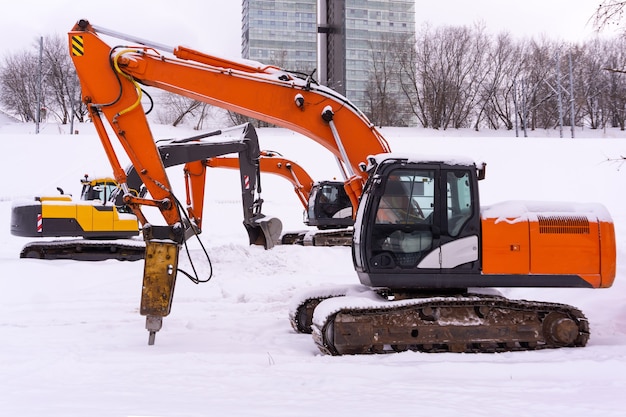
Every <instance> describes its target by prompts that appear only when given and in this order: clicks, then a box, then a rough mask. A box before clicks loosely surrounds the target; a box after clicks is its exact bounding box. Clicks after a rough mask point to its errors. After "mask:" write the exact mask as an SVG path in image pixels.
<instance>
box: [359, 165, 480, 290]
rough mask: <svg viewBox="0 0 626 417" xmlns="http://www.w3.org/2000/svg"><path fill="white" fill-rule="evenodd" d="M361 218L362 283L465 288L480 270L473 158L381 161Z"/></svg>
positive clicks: (360, 267) (477, 211) (364, 200)
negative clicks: (464, 160)
mask: <svg viewBox="0 0 626 417" xmlns="http://www.w3.org/2000/svg"><path fill="white" fill-rule="evenodd" d="M373 169H375V170H376V171H375V174H374V175H371V176H370V181H368V184H367V185H366V188H365V191H364V193H363V196H362V200H361V204H360V207H359V211H358V213H357V219H356V224H355V237H354V242H353V243H354V244H353V257H354V260H355V265H356V267H357V272H358V274H359V278H360V279H361V282H362V283H364V284H366V285H370V286H384V287H391V288H406V289H416V288H433V287H451V288H454V287H465V282H464V280H465V278H466V277H467V276H471V275H473V274H480V259H479V247H478V246H479V244H478V242H479V241H480V239H479V233H480V213H479V204H478V190H477V169H476V166H475V165H474V164H462V165H459V164H456V163H455V164H451V163H444V162H409V161H408V160H406V159H393V158H391V159H385V160H382V161H381V162H378V163H376V167H375V168H373Z"/></svg>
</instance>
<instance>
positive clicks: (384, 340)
mask: <svg viewBox="0 0 626 417" xmlns="http://www.w3.org/2000/svg"><path fill="white" fill-rule="evenodd" d="M351 298H353V299H354V298H358V297H339V298H337V299H333V300H328V301H321V302H319V306H318V307H317V308H318V309H319V308H320V306H324V303H328V302H333V303H334V304H337V302H341V303H343V304H344V305H346V306H349V305H351V301H352V300H351ZM342 299H343V300H342ZM344 301H345V303H344ZM376 304H377V306H370V307H363V306H359V307H345V308H340V309H339V310H337V311H333V312H332V313H331V314H328V315H327V316H326V318H325V319H323V320H322V319H320V318H319V317H317V311H316V317H315V319H314V320H313V326H312V328H313V339H314V340H315V343H316V344H317V346H318V347H319V349H320V350H321V351H322V352H323V353H326V354H329V355H346V354H371V353H391V352H402V351H406V350H412V351H420V352H507V351H522V350H536V349H546V348H560V347H581V346H585V345H586V343H587V341H588V339H589V325H588V322H587V319H586V318H585V316H584V315H583V314H582V312H581V311H579V310H578V309H576V308H574V307H571V306H568V305H564V304H554V303H542V302H531V301H523V300H508V299H506V298H504V297H494V296H483V295H481V296H475V295H470V296H463V297H461V296H458V297H437V298H429V299H411V300H402V301H389V302H377V303H376Z"/></svg>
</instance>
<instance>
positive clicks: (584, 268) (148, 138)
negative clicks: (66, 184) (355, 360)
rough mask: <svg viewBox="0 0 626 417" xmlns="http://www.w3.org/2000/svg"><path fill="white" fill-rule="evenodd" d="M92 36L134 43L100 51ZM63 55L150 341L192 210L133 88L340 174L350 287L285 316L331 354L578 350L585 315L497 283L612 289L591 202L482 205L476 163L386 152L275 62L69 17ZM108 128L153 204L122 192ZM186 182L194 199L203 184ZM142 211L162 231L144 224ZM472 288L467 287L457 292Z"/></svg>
mask: <svg viewBox="0 0 626 417" xmlns="http://www.w3.org/2000/svg"><path fill="white" fill-rule="evenodd" d="M101 35H108V36H113V37H116V38H120V39H123V40H125V41H126V42H129V43H131V45H128V46H116V47H110V46H109V45H107V43H106V42H104V41H103V40H102V38H101ZM68 36H69V47H70V55H71V58H72V60H73V62H74V65H75V67H76V71H77V75H78V78H79V80H80V82H81V86H82V97H83V102H84V103H85V104H86V106H87V108H88V111H89V114H90V116H91V118H92V120H93V122H94V125H95V126H96V129H97V132H98V135H99V136H100V139H101V141H102V144H103V147H104V149H105V151H106V153H107V156H108V158H109V161H110V163H111V165H112V167H113V172H114V176H115V180H116V181H117V182H118V183H119V184H120V185H121V187H122V189H123V190H124V191H125V193H124V195H123V198H124V201H125V203H126V204H128V205H129V206H130V207H131V208H132V210H133V212H134V213H135V214H136V215H137V218H138V219H139V221H140V222H141V223H142V225H143V227H144V230H145V229H146V228H147V229H148V233H145V232H144V239H145V242H146V256H145V268H144V278H143V289H142V298H141V308H140V313H141V314H142V315H145V316H146V328H147V330H148V331H149V334H150V336H149V339H148V340H149V344H152V343H154V339H155V334H156V332H157V331H158V330H159V329H160V328H161V324H162V319H163V317H165V316H167V314H169V311H170V308H171V303H172V297H173V291H174V283H175V278H176V271H177V268H176V265H177V260H178V255H179V251H180V247H181V244H182V242H183V241H184V239H185V236H186V233H185V230H186V229H189V228H196V227H199V225H200V221H199V220H200V217H199V213H197V212H195V211H194V210H193V207H190V208H189V209H188V212H189V218H190V220H189V221H188V222H184V221H183V217H182V215H181V209H180V205H179V204H176V201H177V200H176V198H175V196H174V194H173V192H172V190H171V187H170V183H169V179H168V177H167V173H166V171H165V169H164V168H163V164H162V162H161V158H160V156H159V153H158V151H157V147H156V145H155V143H154V140H153V137H152V133H151V131H150V128H149V124H148V122H147V119H146V117H145V112H144V109H143V107H142V104H141V98H142V92H143V90H142V85H145V86H150V87H155V88H159V89H163V90H166V91H169V92H172V93H176V94H180V95H183V96H186V97H191V98H194V99H197V100H201V101H203V102H206V103H209V104H214V105H217V106H220V107H223V108H226V109H229V110H232V111H235V112H239V113H242V114H244V115H247V116H251V117H255V118H258V119H261V120H265V121H267V122H270V123H274V124H277V125H279V126H282V127H286V128H289V129H292V130H294V131H297V132H299V133H302V134H303V135H304V136H306V137H308V138H310V139H312V140H314V141H316V142H317V143H319V144H321V145H322V146H324V147H325V148H326V149H328V150H329V151H330V152H331V153H332V154H333V155H335V157H337V159H338V160H339V161H340V163H341V164H343V166H345V168H346V171H347V174H348V175H347V177H348V178H347V180H346V182H345V189H346V192H347V194H348V195H349V197H350V199H351V202H352V206H353V208H354V211H355V223H354V237H353V242H352V257H353V261H354V267H355V270H356V272H357V275H358V277H359V280H360V282H361V285H353V286H347V287H346V286H344V287H333V288H320V289H316V290H312V291H306V292H304V293H303V294H301V296H300V297H297V299H296V300H294V303H293V306H292V308H291V311H290V320H291V323H292V325H293V327H294V328H295V329H296V330H297V331H300V332H303V333H307V332H308V333H312V334H313V340H314V341H315V343H316V344H317V345H318V347H319V348H320V350H321V351H322V352H324V353H328V354H331V355H342V354H363V353H386V352H398V351H405V350H415V351H425V352H499V351H517V350H532V349H543V348H560V347H576V346H585V345H586V343H587V341H588V339H589V325H588V321H587V319H586V318H585V316H584V315H583V313H582V312H581V311H580V310H578V309H577V308H575V307H573V306H569V305H564V304H557V303H549V302H533V301H523V300H512V299H507V298H504V297H502V296H500V295H496V294H494V293H493V291H492V290H493V288H497V287H558V288H564V287H575V288H606V287H610V286H611V285H612V283H613V281H614V278H615V270H616V262H615V258H616V250H615V234H614V227H613V222H612V219H611V216H610V215H609V213H608V212H607V210H606V209H605V208H604V207H603V206H602V205H600V204H595V203H588V204H580V203H561V204H557V203H538V202H508V203H502V204H495V205H492V206H490V207H481V206H480V204H479V194H478V191H479V190H478V181H479V180H480V179H482V178H484V176H485V165H484V164H476V163H475V162H474V161H471V160H469V159H467V158H459V157H452V156H450V157H445V158H434V157H428V156H425V155H406V154H396V153H393V152H391V149H390V148H389V146H388V144H387V142H386V141H385V139H384V138H383V137H382V135H381V134H380V133H379V132H378V131H377V130H376V128H375V127H374V126H373V125H372V124H371V123H370V122H369V121H368V120H367V118H366V117H365V116H364V115H363V114H362V113H361V112H360V111H359V110H358V109H357V108H356V107H355V106H354V105H352V104H351V103H350V101H348V100H347V99H346V98H345V97H343V96H341V95H340V94H338V93H336V92H334V91H333V90H331V89H329V88H327V87H324V86H321V85H318V84H317V83H316V82H315V81H314V80H313V79H312V78H311V77H308V76H307V77H301V76H300V75H299V74H294V73H291V72H288V71H284V70H281V69H279V68H276V67H272V66H264V65H262V64H256V63H251V62H245V63H243V62H233V61H228V60H224V59H221V58H219V57H214V56H211V55H207V54H204V53H202V52H199V51H195V50H193V49H190V48H186V47H182V46H178V47H176V48H172V47H169V46H165V45H159V44H156V43H152V42H149V41H145V40H142V39H139V38H135V37H130V36H127V35H123V34H120V33H117V32H114V31H110V30H107V29H104V28H100V27H97V26H94V25H92V24H90V23H89V22H88V21H86V20H81V21H79V22H78V23H77V24H76V25H75V26H74V28H73V29H72V30H71V31H70V32H69V34H68ZM104 119H106V121H108V124H109V125H110V126H111V128H112V131H113V132H114V133H115V135H116V137H117V140H119V141H120V143H121V144H122V146H123V149H124V151H125V152H126V154H127V155H128V157H129V158H130V159H131V162H132V164H133V165H134V166H135V167H136V168H137V173H138V175H139V176H140V177H141V181H142V182H143V183H144V184H145V186H146V188H147V189H148V191H149V193H150V195H151V197H152V198H151V199H146V198H140V197H138V196H134V195H132V194H131V193H130V192H128V190H127V188H128V186H127V185H126V176H125V172H124V170H123V169H121V167H120V165H119V162H118V158H117V156H116V154H115V150H114V147H113V146H112V143H111V138H110V137H109V135H108V133H107V129H105V125H104ZM200 185H201V184H198V183H196V182H194V181H192V182H191V183H190V187H191V188H192V190H193V189H194V188H195V187H197V186H200ZM142 206H154V207H157V208H158V209H159V211H160V213H161V215H162V217H163V219H165V223H166V225H164V226H160V227H159V228H158V229H157V226H153V227H147V226H148V225H151V223H149V222H148V219H147V218H146V217H145V216H144V215H143V213H142V210H141V209H142ZM470 289H471V290H470Z"/></svg>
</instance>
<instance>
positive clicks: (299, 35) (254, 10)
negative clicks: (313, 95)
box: [241, 0, 317, 74]
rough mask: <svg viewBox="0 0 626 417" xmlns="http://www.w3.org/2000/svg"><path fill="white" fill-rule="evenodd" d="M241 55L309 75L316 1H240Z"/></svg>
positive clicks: (312, 61)
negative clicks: (241, 9) (241, 8)
mask: <svg viewBox="0 0 626 417" xmlns="http://www.w3.org/2000/svg"><path fill="white" fill-rule="evenodd" d="M242 7H243V11H242V28H241V29H242V35H241V39H242V40H241V52H242V57H243V58H246V59H251V60H255V61H259V62H263V63H266V64H272V65H276V66H279V67H281V68H284V69H287V70H291V71H299V72H303V73H306V74H310V73H311V72H312V71H313V70H315V69H317V0H283V1H281V0H243V2H242Z"/></svg>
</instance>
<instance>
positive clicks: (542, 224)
mask: <svg viewBox="0 0 626 417" xmlns="http://www.w3.org/2000/svg"><path fill="white" fill-rule="evenodd" d="M537 218H538V219H539V233H550V234H569V235H588V234H589V220H588V219H587V218H586V217H582V216H537Z"/></svg>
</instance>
